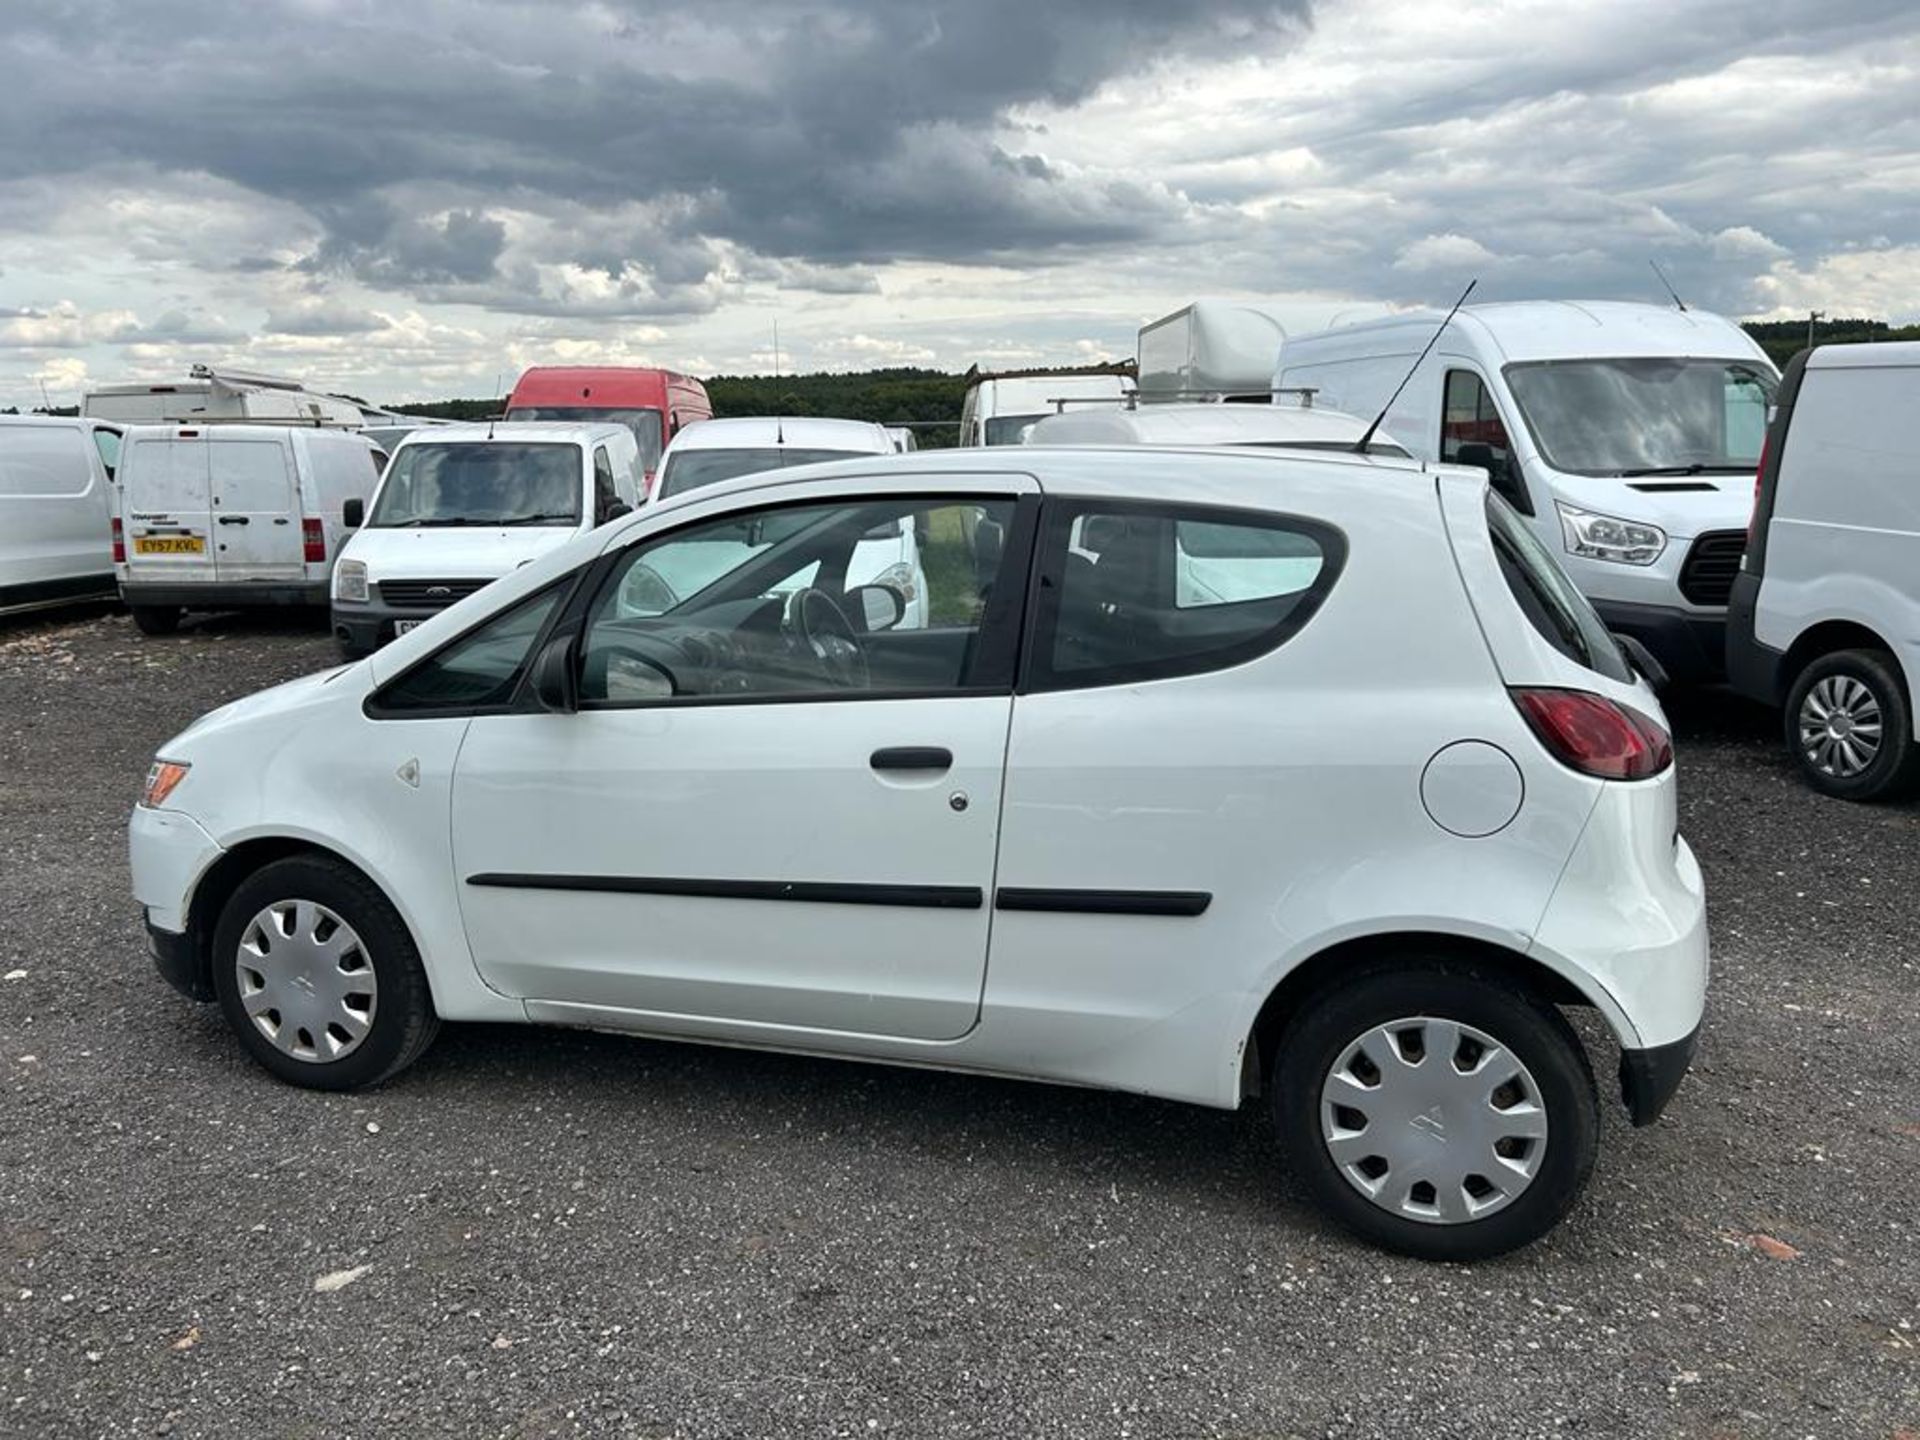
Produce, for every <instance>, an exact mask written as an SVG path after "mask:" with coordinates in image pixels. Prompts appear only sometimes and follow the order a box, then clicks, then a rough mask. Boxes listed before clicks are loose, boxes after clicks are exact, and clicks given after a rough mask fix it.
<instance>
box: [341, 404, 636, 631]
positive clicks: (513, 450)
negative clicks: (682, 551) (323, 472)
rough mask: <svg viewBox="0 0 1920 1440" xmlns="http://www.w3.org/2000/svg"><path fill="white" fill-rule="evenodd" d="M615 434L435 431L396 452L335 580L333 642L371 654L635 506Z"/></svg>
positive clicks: (533, 427)
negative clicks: (548, 552)
mask: <svg viewBox="0 0 1920 1440" xmlns="http://www.w3.org/2000/svg"><path fill="white" fill-rule="evenodd" d="M644 498H645V497H644V492H643V491H642V490H641V483H640V447H639V444H638V442H637V441H635V439H634V438H633V431H632V430H630V429H628V428H627V427H626V426H625V425H623V424H616V423H608V424H600V425H541V424H521V425H504V424H502V425H496V424H491V423H487V424H474V425H438V426H434V427H432V428H430V429H423V430H415V431H413V432H412V433H411V434H409V435H408V436H407V437H406V438H405V439H404V440H402V441H401V442H400V446H399V448H398V449H397V450H395V451H394V452H393V459H392V460H391V461H390V462H389V463H388V465H387V469H386V473H385V474H384V475H383V476H382V477H381V480H380V487H379V489H378V490H377V491H375V493H374V496H373V499H372V500H371V501H370V502H369V503H367V504H365V505H364V506H362V505H357V504H356V505H354V506H351V507H350V508H349V509H348V511H347V515H346V521H347V524H348V526H349V527H351V528H353V530H354V534H353V535H352V536H351V538H349V539H348V541H347V543H346V545H345V546H344V547H343V548H342V550H341V552H340V563H339V565H338V566H336V567H335V569H334V574H333V633H334V638H335V639H336V640H338V641H339V642H340V649H341V651H342V652H343V653H344V654H345V655H347V656H348V657H349V658H352V657H356V656H360V655H365V654H368V653H370V652H371V651H373V650H376V649H378V648H379V647H380V646H382V645H384V644H385V643H386V642H387V641H389V640H391V639H393V637H394V636H396V635H404V634H405V633H406V632H407V631H409V630H411V629H412V628H413V627H414V626H416V625H418V624H419V623H420V622H421V621H423V620H428V619H431V618H432V617H433V616H435V615H437V614H439V613H440V612H441V611H442V610H444V609H446V608H447V607H448V606H449V605H451V604H453V603H454V602H455V601H457V600H464V599H465V598H466V597H467V596H469V595H471V594H473V593H474V592H475V591H478V590H480V589H482V588H484V587H485V586H486V585H487V584H489V583H490V582H492V581H494V580H498V579H499V578H500V577H501V576H502V575H506V574H509V573H511V572H512V571H514V570H516V569H518V568H519V567H520V566H522V565H524V564H526V563H527V562H528V561H529V560H531V559H533V558H534V557H535V556H536V555H544V554H545V553H546V552H547V551H549V550H551V549H553V548H554V547H555V546H556V545H559V544H562V543H564V542H565V541H566V540H568V539H570V538H571V537H572V536H575V535H580V534H584V533H585V532H586V531H588V530H591V529H593V528H594V527H595V526H596V525H604V524H605V523H606V522H607V521H608V520H611V519H615V518H616V517H618V516H621V515H625V514H627V513H628V512H629V511H630V510H632V509H633V508H634V507H635V506H637V505H639V504H640V503H642V501H643V499H644Z"/></svg>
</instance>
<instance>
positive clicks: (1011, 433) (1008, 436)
mask: <svg viewBox="0 0 1920 1440" xmlns="http://www.w3.org/2000/svg"><path fill="white" fill-rule="evenodd" d="M1046 418H1047V417H1046V416H1044V415H996V416H994V417H993V418H992V419H991V420H989V421H987V444H989V445H1024V444H1026V443H1027V432H1028V431H1030V430H1032V429H1033V427H1034V426H1036V425H1038V424H1039V423H1040V422H1041V421H1042V420H1044V419H1046Z"/></svg>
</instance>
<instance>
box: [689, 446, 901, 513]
mask: <svg viewBox="0 0 1920 1440" xmlns="http://www.w3.org/2000/svg"><path fill="white" fill-rule="evenodd" d="M862 453H864V452H862V451H859V450H803V449H801V448H799V447H798V446H794V445H768V446H766V447H764V448H762V449H755V450H676V451H675V452H674V453H673V454H672V455H670V456H668V457H667V468H666V469H665V470H664V471H663V472H662V473H661V476H660V498H661V499H663V500H664V499H666V497H667V496H669V495H684V494H686V493H687V491H689V490H698V489H699V488H700V487H701V486H703V485H718V484H719V483H720V482H721V481H722V480H731V479H733V478H734V477H735V476H736V475H757V474H759V473H760V472H761V471H762V470H784V469H787V468H788V467H790V466H794V465H817V464H819V463H820V462H821V461H823V460H846V459H850V458H851V457H853V456H855V455H859V454H862Z"/></svg>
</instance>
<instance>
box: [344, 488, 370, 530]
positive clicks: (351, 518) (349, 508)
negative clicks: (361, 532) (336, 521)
mask: <svg viewBox="0 0 1920 1440" xmlns="http://www.w3.org/2000/svg"><path fill="white" fill-rule="evenodd" d="M340 523H341V524H342V525H344V526H346V527H347V529H349V530H358V529H359V528H360V527H361V526H362V525H364V524H366V523H367V502H366V501H364V500H362V499H361V498H360V497H359V496H358V495H351V496H348V497H347V502H346V503H345V504H344V505H342V506H341V507H340Z"/></svg>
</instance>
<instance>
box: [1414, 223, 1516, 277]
mask: <svg viewBox="0 0 1920 1440" xmlns="http://www.w3.org/2000/svg"><path fill="white" fill-rule="evenodd" d="M1498 261H1499V257H1498V256H1496V255H1495V254H1494V253H1493V252H1492V251H1491V250H1489V249H1487V247H1486V246H1484V245H1482V244H1481V243H1480V242H1479V241H1478V240H1474V239H1470V238H1468V237H1467V236H1465V235H1456V234H1454V233H1453V232H1452V231H1448V232H1447V233H1446V234H1445V235H1423V236H1421V238H1420V239H1418V240H1416V241H1414V242H1413V243H1412V244H1411V245H1409V246H1407V247H1406V248H1405V249H1404V250H1402V251H1401V252H1400V253H1399V255H1398V256H1396V257H1395V258H1394V262H1393V268H1394V269H1396V270H1411V271H1414V272H1416V273H1418V272H1423V271H1428V270H1448V271H1451V270H1471V269H1474V268H1475V267H1482V268H1484V267H1486V266H1489V265H1494V264H1497V263H1498Z"/></svg>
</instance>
